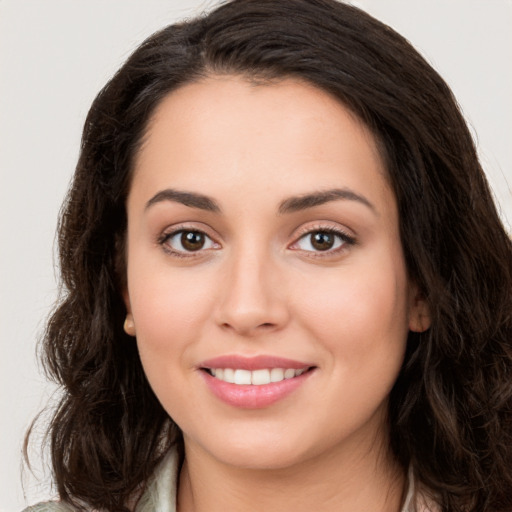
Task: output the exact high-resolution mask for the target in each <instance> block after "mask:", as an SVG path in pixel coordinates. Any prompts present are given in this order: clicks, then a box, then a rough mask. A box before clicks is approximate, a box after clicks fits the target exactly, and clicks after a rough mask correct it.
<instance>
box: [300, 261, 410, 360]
mask: <svg viewBox="0 0 512 512" xmlns="http://www.w3.org/2000/svg"><path fill="white" fill-rule="evenodd" d="M398 261H399V260H398ZM357 267H358V268H356V265H354V266H351V265H347V266H346V267H344V268H342V269H336V271H334V272H332V273H331V274H330V276H329V278H328V279H317V280H312V281H311V282H310V283H306V286H307V285H308V284H309V285H310V286H307V287H308V288H309V289H310V292H309V293H307V294H306V293H304V292H302V293H300V294H299V293H298V294H296V296H300V297H303V298H304V299H303V300H301V301H300V303H299V302H298V303H297V307H301V308H302V310H303V313H302V314H301V318H302V319H303V321H304V322H308V324H309V328H310V330H313V331H314V333H315V336H316V337H317V338H318V339H319V340H323V343H324V344H325V345H326V348H327V349H328V350H329V351H331V352H333V353H340V354H341V355H342V357H343V358H344V359H350V360H351V362H353V363H357V361H358V360H360V362H362V361H363V360H364V361H366V360H367V359H375V358H386V355H387V354H389V357H390V358H392V359H393V358H396V356H397V353H398V354H401V353H402V352H403V349H404V346H405V339H406V337H407V332H408V312H407V302H408V300H407V279H406V274H405V269H404V268H403V266H402V265H400V264H399V265H395V264H394V263H393V262H392V261H391V259H389V262H388V264H387V265H386V264H385V263H383V261H382V260H381V261H380V264H372V265H362V266H357ZM306 297H307V299H305V298H306ZM356 366H357V364H356Z"/></svg>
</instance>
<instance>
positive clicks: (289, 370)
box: [284, 368, 295, 379]
mask: <svg viewBox="0 0 512 512" xmlns="http://www.w3.org/2000/svg"><path fill="white" fill-rule="evenodd" d="M293 377H295V370H294V369H293V368H287V369H286V370H285V371H284V378H285V379H291V378H293Z"/></svg>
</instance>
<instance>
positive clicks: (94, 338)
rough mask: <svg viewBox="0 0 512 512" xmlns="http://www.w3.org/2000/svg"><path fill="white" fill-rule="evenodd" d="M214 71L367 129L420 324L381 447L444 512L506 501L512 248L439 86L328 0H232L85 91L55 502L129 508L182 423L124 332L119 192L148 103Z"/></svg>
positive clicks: (50, 343) (511, 461)
mask: <svg viewBox="0 0 512 512" xmlns="http://www.w3.org/2000/svg"><path fill="white" fill-rule="evenodd" d="M212 74H236V75H242V76H245V77H247V78H248V79H249V80H256V81H257V82H258V83H260V82H261V83H267V82H271V81H272V80H279V79H282V78H287V77H291V78H297V79H300V80H303V81H305V82H308V83H311V84H313V85H314V86H317V87H319V88H320V89H322V90H324V91H326V92H328V93H330V94H332V95H333V96H335V97H336V98H338V99H339V100H340V101H341V102H342V103H343V104H345V105H346V106H347V107H348V108H350V109H351V110H352V111H353V112H354V113H355V114H356V115H357V116H358V117H359V118H360V119H362V120H363V121H364V122H365V123H366V124H367V126H368V127H369V128H370V129H371V130H372V132H373V133H374V134H375V137H376V139H377V140H378V142H379V145H380V146H381V151H382V154H383V157H384V159H385V162H386V164H387V170H388V173H389V180H390V183H391V185H392V187H393V189H394V192H395V195H396V199H397V202H398V207H399V213H400V230H401V237H402V243H403V250H404V253H405V258H406V263H407V267H408V271H409V274H410V276H411V279H413V280H414V281H415V282H416V283H417V285H418V286H419V288H420V289H421V290H422V293H423V295H424V297H425V298H426V300H427V301H428V304H429V307H430V311H431V315H432V325H431V328H430V329H429V330H428V331H427V332H425V333H421V334H418V333H411V334H410V335H409V339H408V347H407V354H406V360H405V363H404V366H403V368H402V371H401V373H400V376H399V378H398V381H397V382H396V385H395V387H394V388H393V391H392V394H391V399H390V408H389V418H390V424H391V447H392V450H393V453H394V454H395V456H396V457H397V459H398V461H399V462H400V463H401V464H402V466H403V467H404V468H406V467H407V466H408V465H409V464H412V466H413V467H414V471H415V476H416V478H417V480H418V482H419V483H420V485H423V486H425V488H428V489H431V490H432V491H433V493H434V495H435V496H436V497H437V499H438V501H439V502H440V503H441V504H442V510H443V511H446V512H448V511H450V512H451V511H461V510H464V511H469V510H479V511H488V510H489V511H496V512H499V511H505V510H507V511H509V510H510V509H512V346H511V333H512V325H511V311H512V302H511V283H512V250H511V243H510V240H509V238H508V237H507V234H506V233H505V230H504V229H503V227H502V225H501V223H500V220H499V217H498V215H497V212H496V209H495V206H494V203H493V199H492V196H491V193H490V191H489V187H488V185H487V182H486V180H485V177H484V174H483V171H482V169H481V167H480V164H479V162H478V158H477V155H476V151H475V148H474V144H473V141H472V138H471V135H470V133H469V131H468V129H467V127H466V125H465V122H464V120H463V117H462V115H461V113H460V112H459V109H458V107H457V104H456V102H455V100H454V98H453V96H452V93H451V92H450V90H449V88H448V86H447V85H446V84H445V83H444V81H443V80H442V79H441V78H440V77H439V75H438V74H437V73H436V72H435V71H434V70H433V69H432V68H431V67H430V66H429V65H428V64H427V63H426V62H425V60H424V59H423V58H422V57H421V56H420V55H419V54H418V53H417V52H416V51H415V50H414V49H413V48H412V47H411V45H410V44H409V43H408V42H407V41H406V40H405V39H404V38H402V37H401V36H400V35H398V34H397V33H396V32H394V31H393V30H391V29H390V28H389V27H387V26H386V25H384V24H382V23H380V22H379V21H377V20H375V19H373V18H372V17H371V16H369V15H367V14H366V13H364V12H363V11H361V10H359V9H357V8H355V7H352V6H349V5H346V4H343V3H339V2H336V1H334V0H235V1H232V2H228V3H225V4H223V5H221V6H220V7H219V8H217V9H216V10H214V11H212V12H211V13H210V14H208V15H206V16H203V17H201V18H198V19H194V20H192V21H187V22H185V23H180V24H176V25H173V26H170V27H168V28H166V29H164V30H162V31H160V32H158V33H156V34H154V35H153V36H152V37H150V38H149V39H147V40H146V41H145V42H144V43H143V44H142V45H141V46H140V47H139V48H138V49H137V50H136V51H135V52H134V53H133V55H132V56H131V57H130V58H129V59H128V61H127V62H126V64H125V65H124V66H123V67H122V68H121V69H120V70H119V71H118V73H117V74H116V75H115V76H114V77H113V78H112V80H111V81H110V82H109V83H108V84H107V85H106V86H105V88H104V89H103V90H102V91H101V92H100V93H99V95H98V96H97V98H96V99H95V101H94V103H93V105H92V107H91V109H90V112H89V114H88V117H87V120H86V122H85V127H84V133H83V139H82V147H81V154H80V159H79V162H78V166H77V169H76V173H75V176H74V181H73V183H72V187H71V189H70V191H69V195H68V197H67V201H66V203H65V206H64V209H63V212H62V216H61V220H60V227H59V249H60V264H61V272H62V280H63V286H64V292H65V293H64V295H63V298H62V300H61V302H60V304H59V305H58V307H57V309H56V310H55V312H54V313H53V315H52V317H51V319H50V321H49V324H48V328H47V331H46V335H45V339H44V350H45V362H46V366H47V368H48V370H49V373H50V374H51V375H52V376H53V378H54V379H56V380H57V382H59V383H60V384H61V385H62V386H63V389H64V394H63V398H62V401H61V403H60V405H59V407H58V409H57V411H56V413H55V416H54V418H53V422H52V424H51V426H50V440H51V453H52V461H53V469H54V474H55V479H56V482H57V488H58V491H59V493H60V496H61V499H63V500H64V501H67V502H70V503H73V504H75V506H80V503H82V504H83V503H87V504H88V505H90V506H92V507H95V508H98V509H106V510H111V511H121V510H127V505H126V503H127V502H128V501H129V499H130V497H131V498H133V496H135V497H136V496H137V495H138V494H139V493H140V490H141V489H142V488H143V486H144V482H145V481H146V480H147V478H148V476H149V475H150V474H151V472H152V471H153V469H154V468H155V465H156V464H157V462H158V461H159V460H160V458H161V457H162V455H163V454H165V453H166V452H167V451H168V450H169V448H170V447H171V446H172V445H173V444H176V443H177V444H178V445H180V443H181V437H180V432H179V429H178V428H177V427H176V425H175V424H174V423H173V421H172V419H170V418H169V417H168V416H167V414H166V412H165V411H164V410H163V408H162V407H161V405H160V404H159V402H158V400H157V399H156V397H155V396H154V394H153V392H152V390H151V389H150V387H149V385H148V382H147V380H146V378H145V376H144V372H143V369H142V367H141V363H140V360H139V357H138V353H137V349H136V345H135V343H134V341H133V339H132V338H129V337H128V336H127V335H126V334H125V333H124V332H123V328H122V326H123V320H124V317H125V314H126V310H125V307H124V303H123V300H122V297H121V293H120V288H121V287H122V286H123V279H124V277H123V261H122V259H123V254H122V253H123V249H122V247H123V243H122V241H123V238H124V233H125V229H126V213H125V200H126V197H127V193H128V189H129V185H130V176H131V173H132V169H133V164H134V157H135V155H136V154H137V150H138V147H139V146H140V143H141V140H142V138H143V135H144V131H145V128H146V126H147V124H148V120H149V119H150V117H151V115H152V113H153V112H154V110H155V108H156V107H157V106H158V105H159V102H160V101H161V100H162V99H163V98H164V97H165V96H166V95H167V94H168V93H169V92H170V91H172V90H175V89H176V88H178V87H180V86H181V85H183V84H187V83H190V82H193V81H196V80H199V79H201V78H203V77H206V76H209V75H212Z"/></svg>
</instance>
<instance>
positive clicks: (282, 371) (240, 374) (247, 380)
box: [202, 367, 314, 386]
mask: <svg viewBox="0 0 512 512" xmlns="http://www.w3.org/2000/svg"><path fill="white" fill-rule="evenodd" d="M313 369H314V367H304V368H299V369H295V368H263V369H258V370H252V371H251V370H244V369H235V368H202V370H204V371H205V372H207V373H208V374H209V375H211V376H212V377H215V379H218V380H221V381H223V382H227V383H229V384H238V385H242V386H250V385H252V386H263V385H266V384H272V383H276V382H282V381H284V380H289V379H293V378H295V377H300V376H301V375H302V374H304V373H306V372H309V371H311V370H313Z"/></svg>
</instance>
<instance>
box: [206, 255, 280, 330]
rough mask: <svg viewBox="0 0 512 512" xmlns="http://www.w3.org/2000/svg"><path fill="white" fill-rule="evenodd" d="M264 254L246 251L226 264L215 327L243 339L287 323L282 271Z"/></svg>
mask: <svg viewBox="0 0 512 512" xmlns="http://www.w3.org/2000/svg"><path fill="white" fill-rule="evenodd" d="M277 267H278V266H277V264H276V263H275V262H274V261H273V260H272V258H271V257H270V256H269V255H268V254H267V253H265V252H263V251H259V252H255V251H254V250H251V249H250V248H249V249H248V250H246V251H239V252H238V254H236V255H233V257H232V258H230V259H229V260H228V261H226V267H225V271H224V272H223V273H222V280H221V284H220V289H221V293H220V300H219V303H218V306H217V315H216V316H217V318H216V320H217V324H218V325H219V326H221V328H223V329H225V330H230V331H232V332H235V333H237V334H240V335H243V336H249V337H252V336H257V335H258V334H260V333H264V332H272V331H277V330H279V329H282V328H283V327H284V326H285V325H286V323H287V321H288V320H289V311H288V303H287V300H286V292H285V287H284V282H283V281H284V279H283V277H282V272H280V271H279V268H277Z"/></svg>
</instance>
